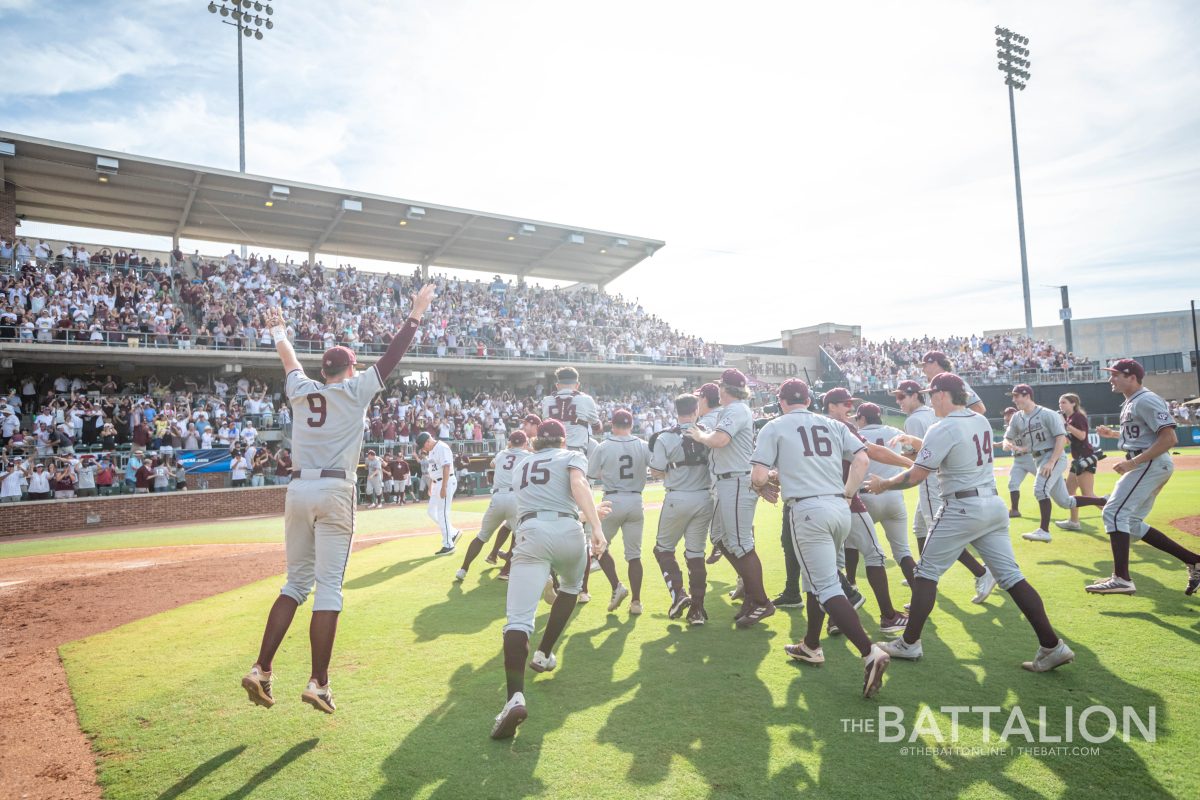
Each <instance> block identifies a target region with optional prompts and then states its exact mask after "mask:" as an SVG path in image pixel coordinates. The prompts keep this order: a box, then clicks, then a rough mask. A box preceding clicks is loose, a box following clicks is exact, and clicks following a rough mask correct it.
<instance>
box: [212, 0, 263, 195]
mask: <svg viewBox="0 0 1200 800" xmlns="http://www.w3.org/2000/svg"><path fill="white" fill-rule="evenodd" d="M229 2H230V4H229V5H226V4H225V3H224V2H222V3H221V5H220V6H218V5H217V4H216V2H213V0H210V2H209V3H208V5H207V8H208V11H209V13H210V14H218V13H219V14H220V15H221V17H222V18H223V19H222V20H221V22H222V23H224V24H225V25H230V26H233V27H234V28H236V29H237V32H238V36H237V42H238V171H239V172H245V171H246V90H245V79H244V77H243V73H244V66H243V59H242V40H243V39H250V38H254V39H255V40H256V41H260V42H261V41H262V39H263V35H264V34H263V31H264V29H265V30H268V31H269V30H272V29H274V27H275V23H274V22H273V21H272V20H271V19H269V17H271V16H272V15H273V14H274V13H275V9H274V8H272V7H271V6H269V5H268V6H264V5H263V4H262V2H255V0H229ZM251 8H253V9H254V11H255V12H262V11H265V12H266V13H267V17H268V19H266V20H264V19H263V18H262V17H261V16H259V14H258V13H254V14H252V13H251V12H250V9H251ZM230 17H232V19H233V21H232V22H230V21H229V19H227V18H230Z"/></svg>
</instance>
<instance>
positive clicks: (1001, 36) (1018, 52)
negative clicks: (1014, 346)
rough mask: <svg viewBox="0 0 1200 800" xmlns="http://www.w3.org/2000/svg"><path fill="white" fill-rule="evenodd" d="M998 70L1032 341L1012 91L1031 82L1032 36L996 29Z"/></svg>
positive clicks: (1030, 331) (1027, 331) (1027, 326)
mask: <svg viewBox="0 0 1200 800" xmlns="http://www.w3.org/2000/svg"><path fill="white" fill-rule="evenodd" d="M995 33H996V58H997V69H999V70H1000V71H1001V72H1003V73H1004V84H1005V85H1006V86H1008V119H1009V122H1010V124H1011V127H1012V147H1013V175H1014V177H1015V180H1016V184H1017V233H1018V235H1019V237H1020V240H1021V287H1022V289H1023V291H1024V293H1025V335H1026V336H1028V337H1029V338H1031V339H1032V338H1033V305H1032V302H1031V300H1030V297H1029V259H1028V257H1027V256H1026V253H1025V206H1024V203H1023V202H1022V201H1021V159H1020V157H1019V156H1018V155H1017V104H1016V100H1015V99H1014V94H1013V89H1016V90H1017V91H1024V90H1025V86H1026V85H1027V84H1028V83H1029V67H1030V61H1029V48H1028V47H1027V46H1026V45H1028V44H1029V37H1028V36H1022V35H1021V34H1019V33H1016V32H1014V31H1010V30H1009V29H1008V28H1003V27H1001V26H999V25H997V26H996V31H995Z"/></svg>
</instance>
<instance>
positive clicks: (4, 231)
mask: <svg viewBox="0 0 1200 800" xmlns="http://www.w3.org/2000/svg"><path fill="white" fill-rule="evenodd" d="M16 235H17V187H16V186H14V185H13V184H11V183H9V182H7V181H3V180H0V237H4V238H7V239H8V240H10V241H11V240H12V239H13V238H14V237H15V236H16Z"/></svg>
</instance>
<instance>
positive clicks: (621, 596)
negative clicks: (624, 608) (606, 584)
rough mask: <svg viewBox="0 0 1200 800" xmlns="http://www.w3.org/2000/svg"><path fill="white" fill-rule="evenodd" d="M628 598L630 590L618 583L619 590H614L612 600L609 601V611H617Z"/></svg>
mask: <svg viewBox="0 0 1200 800" xmlns="http://www.w3.org/2000/svg"><path fill="white" fill-rule="evenodd" d="M628 596H629V590H628V589H626V588H625V584H623V583H618V584H617V588H615V589H613V593H612V599H611V600H609V601H608V610H609V611H616V610H617V609H618V608H620V607H621V603H623V602H624V601H625V598H626V597H628Z"/></svg>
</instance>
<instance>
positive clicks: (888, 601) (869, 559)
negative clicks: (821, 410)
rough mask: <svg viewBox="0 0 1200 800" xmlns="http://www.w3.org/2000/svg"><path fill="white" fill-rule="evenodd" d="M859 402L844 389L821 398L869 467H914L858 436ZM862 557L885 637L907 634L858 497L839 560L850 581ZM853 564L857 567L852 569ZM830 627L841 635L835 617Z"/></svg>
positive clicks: (852, 506) (871, 524)
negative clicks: (874, 463)
mask: <svg viewBox="0 0 1200 800" xmlns="http://www.w3.org/2000/svg"><path fill="white" fill-rule="evenodd" d="M856 399H857V398H855V397H851V396H850V392H849V391H848V390H846V389H844V388H841V387H837V388H834V389H830V390H829V391H828V392H826V393H825V395H824V397H823V398H822V403H823V404H824V406H825V414H826V415H827V416H828V417H830V418H831V419H835V420H837V421H838V422H840V423H842V424H843V425H844V426H845V427H846V428H847V429H848V430H849V431H850V433H852V434H854V436H855V437H856V438H858V439H859V440H860V441H861V442H862V443H863V445H865V448H866V453H867V459H868V467H869V465H870V460H871V459H872V458H873V459H875V460H876V461H880V462H882V463H884V464H890V465H892V466H896V467H900V468H901V469H903V468H904V467H905V466H909V465H911V463H912V462H910V461H909V460H908V459H907V458H904V457H903V456H900V455H897V454H896V453H895V452H893V451H891V450H889V449H888V448H887V447H886V446H885V445H879V444H875V443H874V442H869V441H867V439H866V438H865V437H863V436H862V435H860V434H859V432H858V429H857V428H855V427H854V425H853V424H852V423H851V422H850V417H851V413H852V410H853V408H854V401H855V400H856ZM842 468H843V470H849V468H850V465H849V462H844V463H843V465H842ZM844 477H845V476H844ZM793 535H794V534H793ZM860 553H861V554H862V557H863V559H864V560H865V561H866V572H867V583H869V584H870V585H871V591H872V593H873V594H874V595H875V601H876V602H877V603H878V604H879V615H880V618H879V626H880V629H881V630H882V631H883V632H884V633H897V632H899V631H902V630H904V625H905V623H907V622H908V617H906V616H904V615H903V614H901V613H900V612H899V611H897V610H896V609H895V607H894V606H893V605H892V596H891V591H890V589H889V587H888V580H887V568H886V566H885V564H886V562H887V558H886V557H885V556H884V554H883V548H881V547H880V546H879V540H878V539H877V538H876V535H875V523H874V522H872V520H871V516H870V514H868V513H867V506H866V504H865V503H863V501H862V498H860V497H859V496H858V494H857V493H855V495H854V496H853V497H851V498H850V533H849V535H848V536H847V537H846V540H845V546H844V547H843V548H842V553H841V554H840V555H841V558H839V559H838V561H839V564H840V563H842V562H843V559H844V563H845V566H846V577H847V579H853V577H854V573H855V572H856V571H857V562H858V556H859V554H860ZM852 564H853V565H854V566H853V568H852V566H851V565H852ZM851 582H853V581H852V580H851ZM829 625H830V629H829V632H830V633H838V632H839V629H838V623H837V621H836V620H834V619H833V618H832V617H830V619H829Z"/></svg>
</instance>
